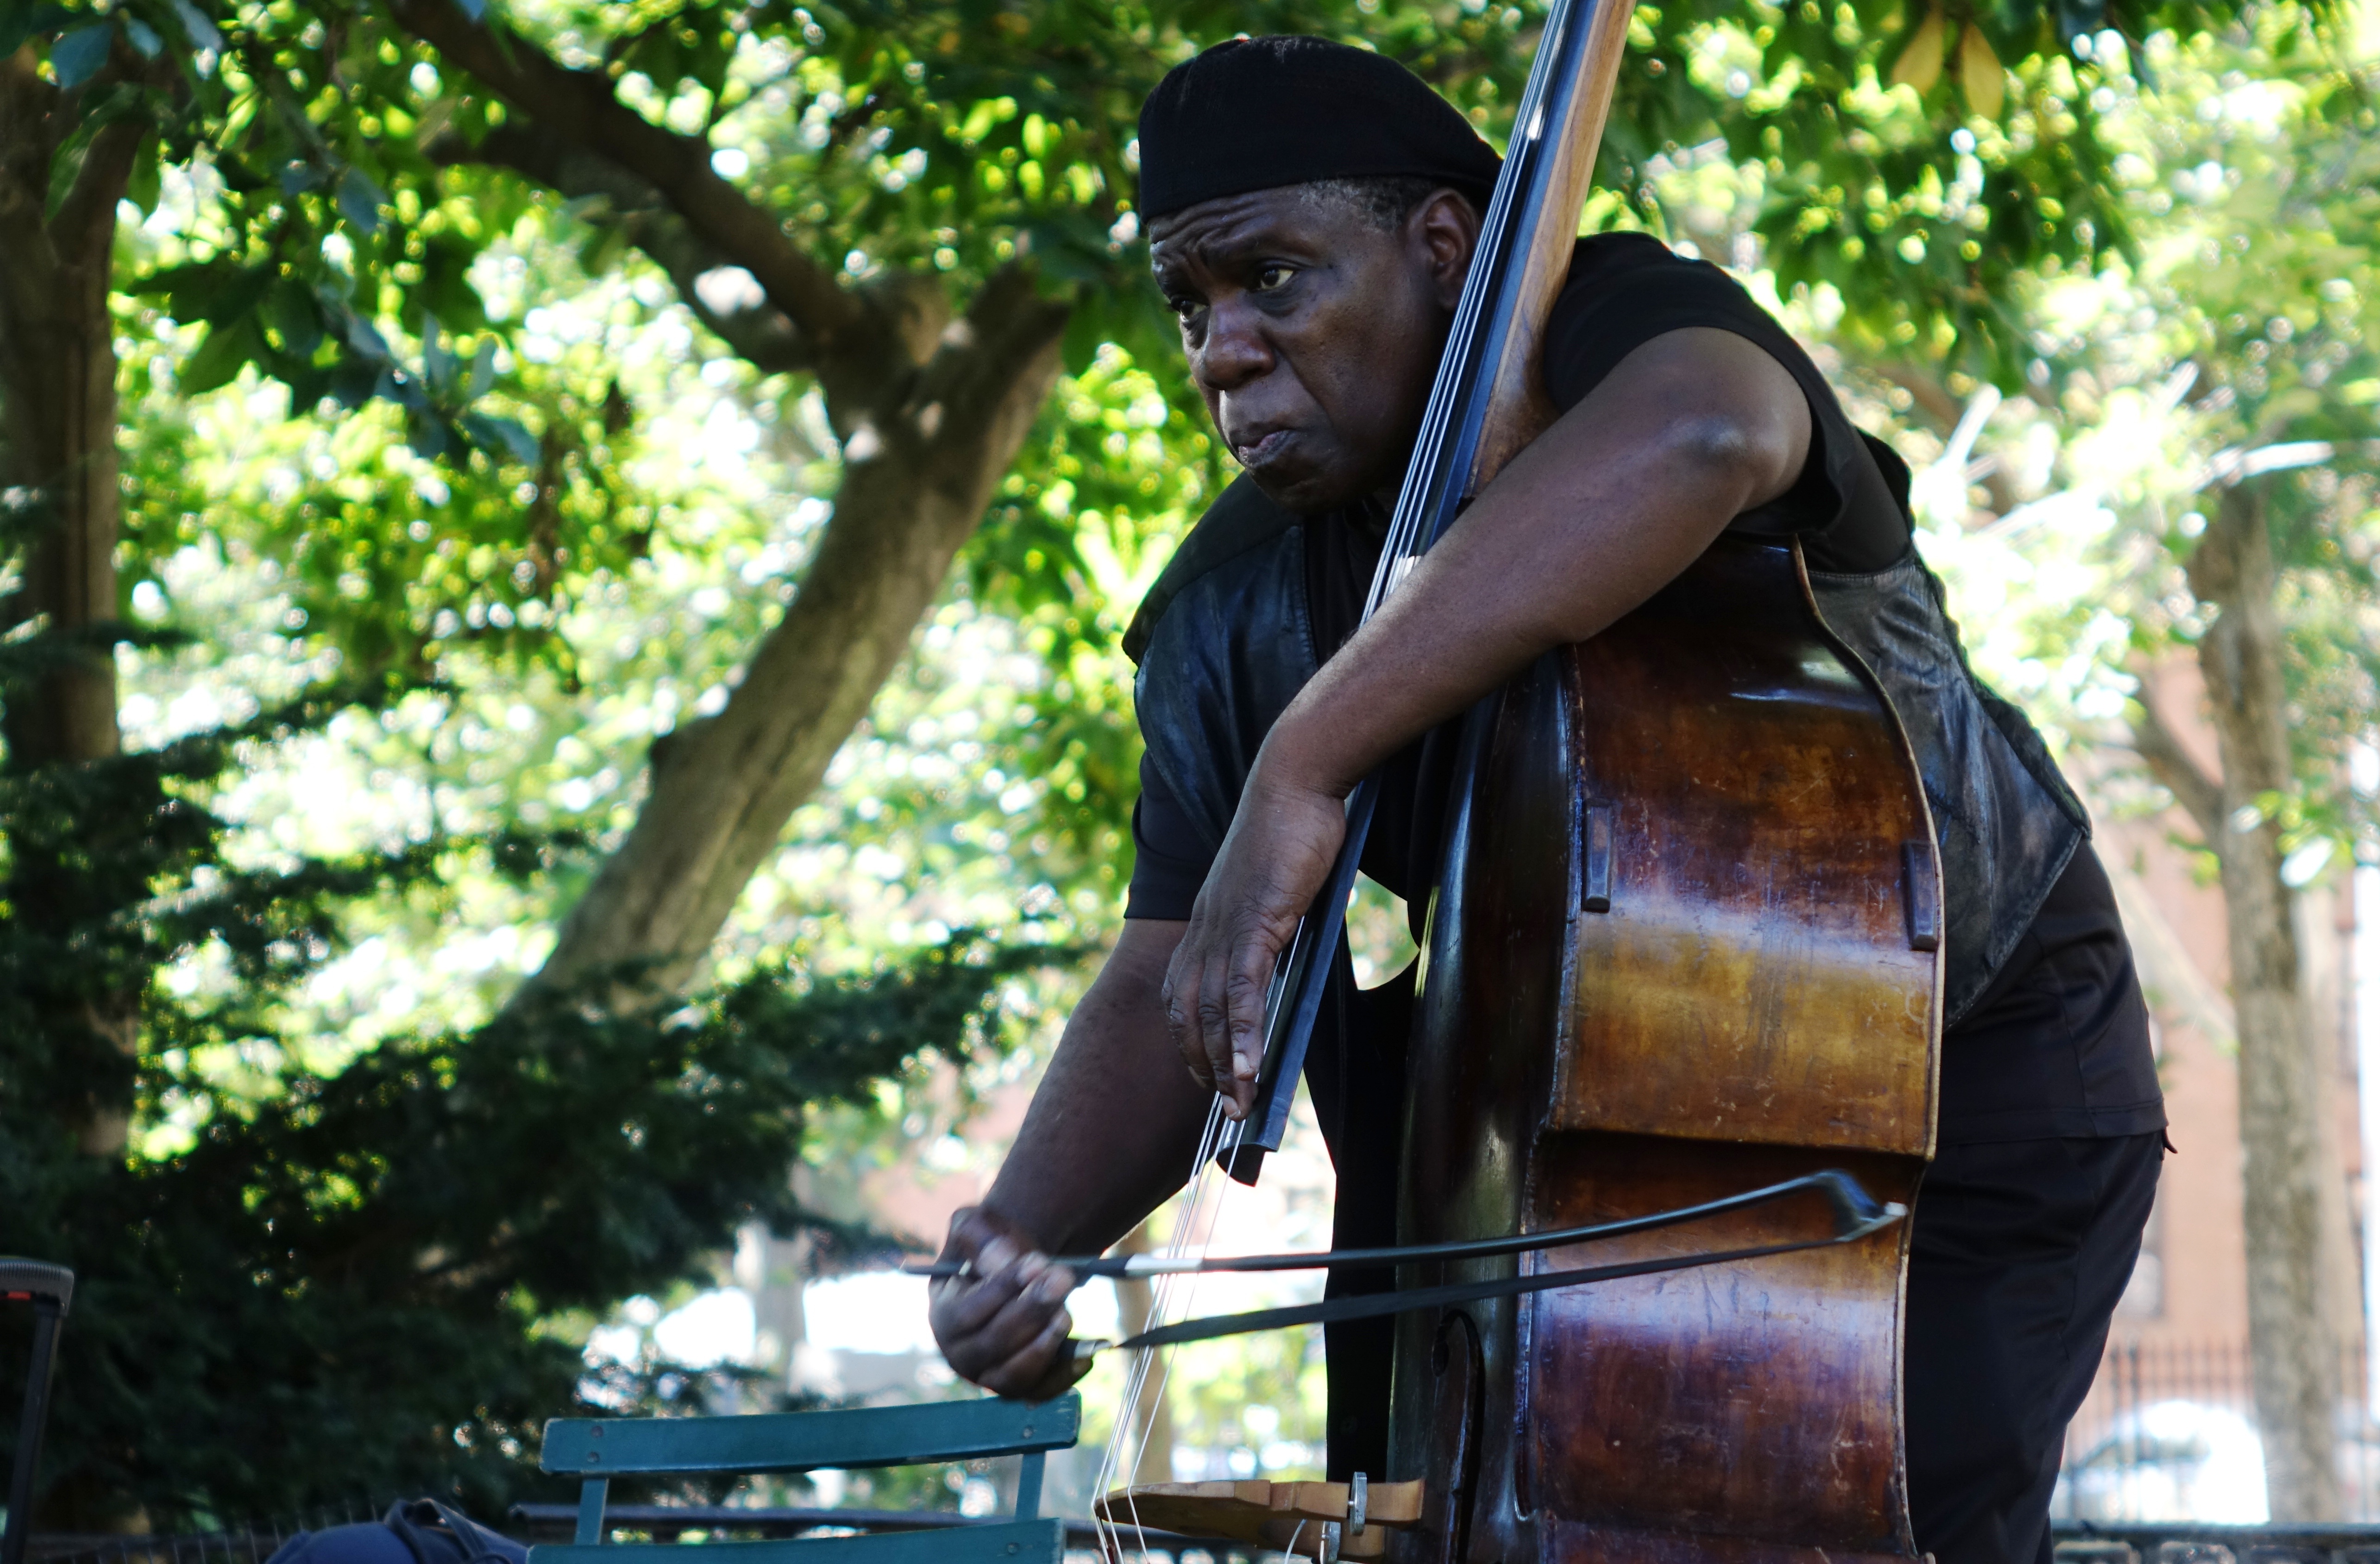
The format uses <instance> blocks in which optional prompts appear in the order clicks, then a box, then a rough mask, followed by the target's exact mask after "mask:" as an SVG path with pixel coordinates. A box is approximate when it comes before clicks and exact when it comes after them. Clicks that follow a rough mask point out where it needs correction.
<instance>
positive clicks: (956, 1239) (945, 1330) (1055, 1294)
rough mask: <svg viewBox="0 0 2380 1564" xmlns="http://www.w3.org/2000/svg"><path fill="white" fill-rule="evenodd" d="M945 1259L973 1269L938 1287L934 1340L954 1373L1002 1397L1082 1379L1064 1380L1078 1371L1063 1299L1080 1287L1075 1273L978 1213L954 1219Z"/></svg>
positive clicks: (932, 1314) (941, 1281) (1029, 1393)
mask: <svg viewBox="0 0 2380 1564" xmlns="http://www.w3.org/2000/svg"><path fill="white" fill-rule="evenodd" d="M943 1254H944V1257H945V1258H955V1259H964V1260H967V1261H969V1262H970V1263H971V1265H973V1268H974V1269H973V1274H972V1275H969V1276H965V1277H943V1278H941V1279H939V1280H938V1281H936V1283H935V1284H934V1289H933V1302H932V1306H931V1310H930V1319H931V1321H932V1324H933V1329H934V1339H935V1340H936V1341H937V1342H938V1343H940V1345H941V1349H942V1356H943V1357H944V1358H945V1359H946V1360H948V1362H950V1365H951V1367H952V1368H953V1370H954V1371H956V1372H957V1373H958V1374H959V1375H963V1376H964V1377H965V1378H966V1379H969V1380H971V1381H973V1382H974V1383H976V1384H977V1385H980V1386H982V1387H985V1388H986V1389H988V1390H991V1391H994V1392H996V1393H997V1394H1000V1395H1003V1396H1028V1397H1031V1396H1036V1394H1037V1393H1038V1392H1039V1391H1041V1390H1042V1389H1044V1388H1045V1387H1048V1386H1050V1385H1052V1384H1055V1385H1057V1386H1058V1388H1060V1389H1062V1388H1063V1387H1064V1386H1065V1385H1068V1384H1072V1383H1073V1377H1079V1375H1074V1376H1073V1377H1062V1376H1063V1375H1071V1374H1072V1369H1071V1367H1070V1364H1071V1359H1072V1352H1071V1350H1069V1349H1068V1347H1067V1345H1066V1341H1067V1337H1068V1336H1069V1334H1070V1333H1071V1332H1072V1331H1073V1329H1074V1319H1073V1316H1072V1315H1070V1314H1068V1313H1067V1312H1066V1308H1065V1302H1066V1295H1067V1294H1068V1293H1070V1292H1072V1291H1074V1290H1075V1286H1076V1285H1077V1278H1076V1277H1075V1273H1074V1272H1072V1271H1070V1270H1068V1269H1067V1268H1065V1267H1064V1266H1062V1265H1051V1264H1050V1257H1049V1256H1048V1255H1046V1254H1043V1253H1040V1252H1038V1251H1036V1250H1034V1249H1032V1248H1031V1247H1029V1246H1028V1245H1026V1243H1025V1242H1024V1241H1023V1240H1022V1238H1021V1237H1020V1236H1018V1235H1015V1234H1013V1233H1010V1232H1007V1231H1004V1230H1002V1229H1001V1228H997V1227H995V1226H994V1225H993V1224H992V1223H991V1222H990V1221H989V1220H988V1219H987V1218H985V1217H984V1216H983V1214H982V1213H980V1212H977V1211H962V1212H960V1213H959V1214H958V1215H957V1216H955V1217H953V1219H952V1223H951V1237H950V1240H949V1242H948V1243H947V1244H945V1245H944V1248H943ZM1050 1393H1051V1394H1055V1391H1051V1392H1050ZM1039 1399H1046V1398H1039Z"/></svg>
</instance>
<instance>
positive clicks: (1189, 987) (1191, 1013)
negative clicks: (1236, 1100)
mask: <svg viewBox="0 0 2380 1564" xmlns="http://www.w3.org/2000/svg"><path fill="white" fill-rule="evenodd" d="M1196 937H1197V924H1196V923H1192V924H1191V933H1190V934H1189V935H1187V936H1185V937H1184V939H1183V941H1182V949H1183V950H1188V949H1190V948H1191V947H1193V945H1194V944H1195V943H1196ZM1196 971H1197V969H1196V967H1193V966H1185V965H1184V961H1183V958H1182V956H1181V954H1180V952H1178V951H1177V952H1176V954H1175V955H1174V958H1173V960H1172V964H1170V965H1169V966H1168V967H1167V968H1166V971H1165V988H1164V993H1163V997H1164V1002H1165V1030H1166V1032H1167V1034H1168V1035H1169V1036H1171V1037H1172V1039H1173V1047H1174V1051H1175V1052H1176V1053H1179V1054H1180V1055H1181V1056H1182V1062H1183V1063H1184V1065H1186V1066H1188V1067H1189V1070H1190V1079H1192V1080H1193V1081H1196V1082H1197V1083H1198V1084H1199V1085H1201V1086H1203V1087H1205V1088H1206V1089H1207V1090H1208V1091H1209V1092H1212V1091H1214V1090H1215V1089H1216V1088H1215V1071H1214V1067H1213V1066H1211V1065H1210V1064H1208V1060H1207V1050H1206V1048H1205V1046H1204V1045H1203V1044H1202V1043H1201V1042H1200V1034H1199V1031H1198V1026H1197V1018H1196V1008H1197V1007H1196V1003H1195V1001H1194V1000H1193V998H1192V997H1191V996H1195V995H1196V993H1197V992H1198V984H1197V978H1196ZM1185 974H1186V975H1185Z"/></svg>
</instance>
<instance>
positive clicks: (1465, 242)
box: [1405, 189, 1479, 312]
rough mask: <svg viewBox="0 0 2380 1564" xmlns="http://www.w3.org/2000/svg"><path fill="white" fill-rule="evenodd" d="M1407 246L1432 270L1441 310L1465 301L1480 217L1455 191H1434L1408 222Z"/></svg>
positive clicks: (1409, 216)
mask: <svg viewBox="0 0 2380 1564" xmlns="http://www.w3.org/2000/svg"><path fill="white" fill-rule="evenodd" d="M1405 236H1406V242H1407V243H1409V244H1411V245H1412V246H1414V247H1415V249H1416V250H1418V251H1419V252H1420V254H1421V256H1422V259H1423V261H1424V263H1426V264H1427V266H1428V268H1429V277H1430V284H1431V287H1432V288H1433V289H1434V291H1435V292H1436V293H1437V296H1438V305H1439V309H1441V310H1446V311H1449V312H1451V311H1452V310H1453V309H1454V307H1455V306H1456V305H1457V304H1459V303H1461V302H1462V301H1463V278H1464V277H1466V276H1468V275H1470V273H1471V252H1472V250H1474V249H1475V247H1476V246H1477V245H1478V243H1479V214H1478V213H1476V212H1475V211H1473V210H1472V208H1471V202H1468V201H1466V200H1465V199H1463V196H1462V195H1461V194H1460V193H1458V192H1457V191H1454V190H1451V189H1438V190H1432V191H1431V192H1430V193H1429V195H1428V197H1427V199H1426V200H1424V201H1423V202H1422V203H1421V204H1420V205H1419V206H1416V207H1415V208H1414V209H1413V212H1412V214H1410V215H1408V216H1407V217H1406V218H1405Z"/></svg>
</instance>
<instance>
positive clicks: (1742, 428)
mask: <svg viewBox="0 0 2380 1564" xmlns="http://www.w3.org/2000/svg"><path fill="white" fill-rule="evenodd" d="M1775 422H1777V421H1773V420H1761V419H1754V418H1747V417H1745V416H1743V414H1742V413H1740V412H1737V411H1735V410H1733V409H1704V410H1698V411H1696V412H1693V413H1688V414H1683V415H1682V416H1680V417H1678V418H1676V419H1673V420H1671V421H1670V424H1669V427H1668V428H1667V429H1666V430H1664V431H1663V436H1662V439H1661V442H1660V456H1661V462H1662V465H1663V466H1664V467H1666V468H1668V469H1669V470H1670V471H1672V472H1676V473H1679V474H1681V475H1682V476H1686V477H1687V478H1688V479H1689V481H1691V482H1693V483H1694V484H1695V485H1696V486H1697V487H1702V486H1705V485H1707V486H1708V487H1709V488H1710V489H1711V490H1713V491H1716V494H1715V495H1714V497H1719V496H1724V497H1725V498H1726V499H1727V501H1728V502H1729V503H1730V507H1731V508H1730V509H1728V510H1727V512H1726V514H1725V515H1723V516H1722V517H1721V518H1720V520H1721V523H1722V524H1724V523H1725V522H1726V521H1727V520H1729V519H1732V518H1733V517H1734V516H1735V515H1737V514H1738V513H1740V512H1742V511H1744V510H1748V509H1750V508H1752V507H1754V506H1755V505H1760V504H1763V503H1765V502H1766V501H1768V500H1771V499H1774V498H1775V497H1776V496H1777V495H1780V494H1782V493H1784V492H1785V490H1787V489H1788V488H1791V486H1792V481H1793V479H1794V477H1795V476H1797V475H1796V474H1795V473H1793V472H1791V471H1789V470H1787V469H1788V467H1789V465H1790V463H1791V457H1792V452H1791V440H1790V439H1789V438H1788V437H1787V432H1786V431H1785V430H1783V429H1780V428H1777V427H1774V426H1773V425H1774V423H1775Z"/></svg>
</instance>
